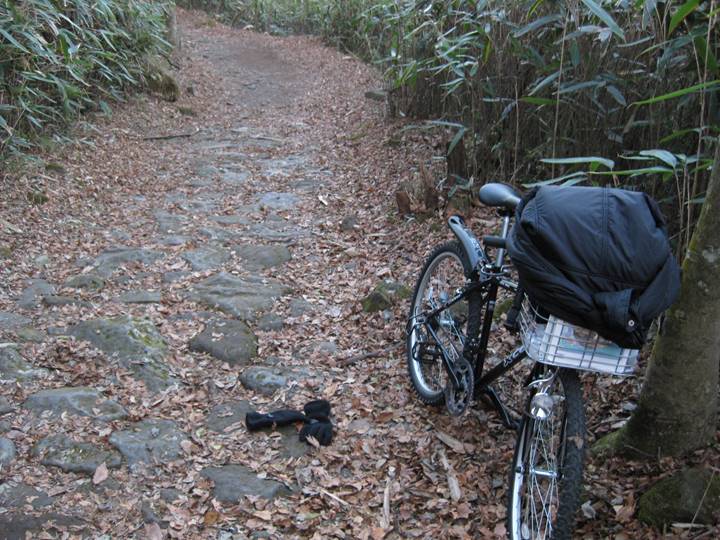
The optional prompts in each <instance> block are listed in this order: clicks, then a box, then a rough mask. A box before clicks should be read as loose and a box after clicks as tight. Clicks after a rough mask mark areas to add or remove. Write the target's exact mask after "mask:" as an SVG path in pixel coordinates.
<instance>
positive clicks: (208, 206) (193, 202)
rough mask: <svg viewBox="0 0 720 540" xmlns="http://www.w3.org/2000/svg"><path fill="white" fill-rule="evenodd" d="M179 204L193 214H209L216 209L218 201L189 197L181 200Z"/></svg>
mask: <svg viewBox="0 0 720 540" xmlns="http://www.w3.org/2000/svg"><path fill="white" fill-rule="evenodd" d="M178 206H179V207H180V208H181V209H183V210H185V211H186V212H190V213H191V214H199V213H203V214H207V213H209V212H213V211H214V210H215V208H216V207H217V202H216V201H214V200H209V199H188V200H185V201H180V202H179V203H178Z"/></svg>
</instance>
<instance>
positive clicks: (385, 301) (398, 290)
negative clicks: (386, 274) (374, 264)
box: [362, 280, 412, 313]
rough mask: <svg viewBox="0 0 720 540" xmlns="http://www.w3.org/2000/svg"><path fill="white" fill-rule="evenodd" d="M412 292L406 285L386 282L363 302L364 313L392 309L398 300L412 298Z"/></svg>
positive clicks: (379, 284) (381, 283) (378, 286)
mask: <svg viewBox="0 0 720 540" xmlns="http://www.w3.org/2000/svg"><path fill="white" fill-rule="evenodd" d="M411 295H412V291H411V290H410V289H408V288H407V287H406V286H405V285H402V284H400V283H396V282H394V281H388V280H384V281H381V282H380V283H378V284H377V285H376V286H375V288H374V289H373V290H372V292H371V293H370V294H369V295H367V296H366V297H365V298H363V300H362V306H363V311H365V312H366V313H373V312H376V311H383V310H385V309H389V308H391V307H392V306H393V305H394V304H395V302H397V301H398V300H404V299H406V298H410V296H411Z"/></svg>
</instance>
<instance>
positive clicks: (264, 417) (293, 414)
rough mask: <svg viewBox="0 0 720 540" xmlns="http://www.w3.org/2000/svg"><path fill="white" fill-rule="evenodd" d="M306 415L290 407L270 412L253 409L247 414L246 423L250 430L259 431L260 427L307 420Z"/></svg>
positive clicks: (285, 424)
mask: <svg viewBox="0 0 720 540" xmlns="http://www.w3.org/2000/svg"><path fill="white" fill-rule="evenodd" d="M306 420H307V418H306V416H305V415H304V414H303V413H301V412H299V411H293V410H290V409H283V410H281V411H275V412H271V413H268V414H261V413H258V412H254V411H251V412H249V413H247V414H246V415H245V425H246V426H247V428H248V431H257V430H259V429H264V428H269V427H273V426H274V425H275V426H288V425H290V424H294V423H295V422H305V421H306Z"/></svg>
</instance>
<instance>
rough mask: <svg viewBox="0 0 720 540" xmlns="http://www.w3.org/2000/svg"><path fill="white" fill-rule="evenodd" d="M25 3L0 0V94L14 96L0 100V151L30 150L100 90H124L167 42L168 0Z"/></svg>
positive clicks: (91, 101)
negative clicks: (146, 59) (149, 56)
mask: <svg viewBox="0 0 720 540" xmlns="http://www.w3.org/2000/svg"><path fill="white" fill-rule="evenodd" d="M22 5H23V9H22V11H21V10H18V9H17V8H16V7H15V6H14V4H13V3H12V2H9V1H3V2H0V58H3V62H2V63H0V70H1V71H0V98H2V99H8V100H9V104H8V105H2V106H0V154H2V153H3V152H5V151H11V152H21V151H25V150H26V149H27V148H29V146H31V145H32V141H33V140H34V139H35V138H36V137H38V136H39V135H42V134H43V132H44V131H46V130H47V129H49V128H53V127H56V126H61V125H62V124H64V123H65V122H67V121H68V120H70V119H72V118H74V117H76V116H77V115H78V114H80V113H81V112H83V111H84V110H86V109H88V108H90V107H95V106H96V105H95V103H96V102H97V101H98V100H99V98H100V97H102V96H108V95H110V96H119V95H121V94H122V93H123V92H124V91H125V90H127V89H128V88H129V87H130V86H131V85H135V84H137V83H138V81H140V80H141V73H142V63H143V60H144V57H145V56H146V55H147V54H152V53H154V52H156V51H161V50H165V49H166V48H167V47H168V44H167V43H166V42H165V41H164V39H163V37H164V31H165V14H166V12H165V9H166V4H164V3H163V2H151V1H149V0H139V1H134V2H122V1H119V0H101V1H98V2H92V3H91V2H88V0H66V1H65V2H62V3H58V2H53V1H52V0H26V1H24V2H23V4H22ZM103 103H104V102H103ZM101 107H103V105H101ZM104 108H106V109H107V108H108V106H107V104H106V103H105V105H104ZM108 110H109V109H108Z"/></svg>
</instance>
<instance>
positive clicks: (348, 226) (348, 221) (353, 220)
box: [340, 215, 358, 232]
mask: <svg viewBox="0 0 720 540" xmlns="http://www.w3.org/2000/svg"><path fill="white" fill-rule="evenodd" d="M357 228H358V218H357V216H355V215H350V216H345V217H344V218H343V220H342V221H341V222H340V230H341V231H344V232H351V231H354V230H355V229H357Z"/></svg>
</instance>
